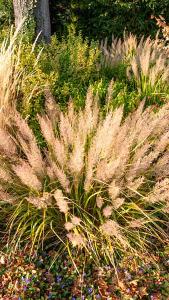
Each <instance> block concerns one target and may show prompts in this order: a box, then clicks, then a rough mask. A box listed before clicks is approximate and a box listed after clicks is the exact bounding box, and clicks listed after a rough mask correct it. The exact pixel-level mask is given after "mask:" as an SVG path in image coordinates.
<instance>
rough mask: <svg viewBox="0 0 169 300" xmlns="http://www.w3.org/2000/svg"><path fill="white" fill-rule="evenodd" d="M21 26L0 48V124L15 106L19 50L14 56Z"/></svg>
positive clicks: (18, 75)
mask: <svg viewBox="0 0 169 300" xmlns="http://www.w3.org/2000/svg"><path fill="white" fill-rule="evenodd" d="M21 26H22V24H21V25H20V26H19V27H18V29H17V31H15V33H13V32H12V30H11V33H10V37H9V38H7V39H5V40H4V41H3V43H2V44H1V46H0V123H2V122H3V119H4V117H7V115H8V114H9V113H10V112H11V108H13V107H15V104H16V95H17V85H18V81H19V78H20V74H21V72H19V71H18V65H19V62H20V49H19V48H18V49H17V55H16V39H17V35H18V32H19V30H20V29H21Z"/></svg>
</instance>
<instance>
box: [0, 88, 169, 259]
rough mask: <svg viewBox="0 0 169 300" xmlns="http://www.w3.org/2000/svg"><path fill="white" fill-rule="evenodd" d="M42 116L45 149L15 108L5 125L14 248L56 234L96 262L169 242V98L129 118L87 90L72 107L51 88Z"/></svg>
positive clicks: (4, 173)
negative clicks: (61, 104) (63, 104)
mask: <svg viewBox="0 0 169 300" xmlns="http://www.w3.org/2000/svg"><path fill="white" fill-rule="evenodd" d="M46 95H47V100H46V114H43V115H39V116H38V117H37V119H38V122H39V125H40V129H41V134H42V136H43V138H44V140H45V142H46V148H45V150H41V149H40V148H39V146H38V145H37V142H36V138H35V136H34V134H33V132H32V130H31V129H30V127H29V125H28V124H27V121H26V120H24V119H23V118H22V117H21V116H20V115H19V113H17V112H15V114H14V115H13V116H12V118H11V120H10V121H8V122H6V126H5V128H2V129H1V130H0V161H1V163H0V200H1V202H0V205H1V211H2V212H1V213H3V214H4V216H5V218H6V219H5V221H7V220H8V228H9V232H10V236H9V243H10V246H11V247H12V245H15V247H17V246H19V244H20V243H22V242H28V243H29V242H30V241H31V242H32V246H34V245H39V246H40V245H42V244H43V243H44V242H45V241H48V245H49V244H50V242H51V243H54V242H55V243H58V244H59V243H60V242H61V243H62V244H63V245H65V246H66V247H69V246H70V245H71V246H73V247H77V248H78V249H81V248H83V249H84V250H85V251H86V253H88V254H90V255H92V256H93V258H94V259H95V261H96V262H98V261H99V260H100V259H101V258H103V257H105V259H106V260H108V261H111V262H112V263H113V259H114V255H115V254H117V253H121V252H125V251H128V252H129V251H131V252H137V251H138V250H139V251H140V250H143V249H145V248H148V247H150V248H151V246H154V241H160V243H161V242H164V241H165V240H166V239H167V233H166V227H167V224H168V212H169V165H168V156H169V105H168V104H166V105H165V106H163V107H162V108H160V109H159V111H158V112H154V111H153V109H152V108H148V109H146V110H143V108H144V103H141V104H140V106H139V107H138V109H137V110H136V111H135V112H134V113H132V114H130V115H129V116H128V117H127V118H126V119H123V108H122V107H120V108H118V109H116V110H115V111H111V110H110V111H107V113H105V114H104V113H103V112H102V111H101V109H100V106H99V104H98V102H97V99H96V98H94V97H93V95H92V93H91V91H90V90H89V92H88V94H87V98H86V104H85V107H84V109H81V110H78V111H77V110H76V109H75V107H74V105H73V103H72V101H70V103H69V105H68V109H67V110H66V112H63V111H61V110H60V109H59V107H58V105H57V104H55V102H54V100H53V99H52V97H51V95H50V92H49V91H47V92H46Z"/></svg>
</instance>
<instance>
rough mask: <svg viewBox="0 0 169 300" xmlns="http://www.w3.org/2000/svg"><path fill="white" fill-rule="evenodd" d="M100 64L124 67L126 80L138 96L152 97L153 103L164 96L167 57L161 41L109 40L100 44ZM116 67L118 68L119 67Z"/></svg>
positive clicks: (168, 65)
mask: <svg viewBox="0 0 169 300" xmlns="http://www.w3.org/2000/svg"><path fill="white" fill-rule="evenodd" d="M101 50H102V52H103V61H102V64H103V65H106V66H111V67H113V68H114V67H116V68H117V67H119V66H120V65H124V66H125V68H126V78H127V79H128V80H129V82H131V83H133V84H134V87H135V88H136V89H137V90H138V92H139V94H140V95H142V96H149V97H151V98H154V99H155V100H156V102H159V100H164V98H166V97H168V92H169V91H168V84H169V57H168V51H167V48H166V47H165V41H161V39H159V38H158V36H157V37H156V39H154V40H151V39H150V38H149V37H148V38H147V39H144V37H142V38H141V39H140V40H138V39H137V38H136V36H134V35H132V34H130V35H129V36H124V39H123V40H122V39H117V38H114V37H113V38H112V44H111V46H110V47H109V46H108V43H107V40H106V41H105V42H102V44H101ZM119 68H120V67H119Z"/></svg>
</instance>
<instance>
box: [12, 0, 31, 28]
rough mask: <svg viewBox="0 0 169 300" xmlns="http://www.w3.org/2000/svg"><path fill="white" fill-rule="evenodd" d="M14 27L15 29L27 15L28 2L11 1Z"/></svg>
mask: <svg viewBox="0 0 169 300" xmlns="http://www.w3.org/2000/svg"><path fill="white" fill-rule="evenodd" d="M13 8H14V16H15V27H16V28H17V27H18V26H19V25H20V23H21V22H22V21H23V18H24V17H27V16H28V14H29V10H30V6H29V0H13Z"/></svg>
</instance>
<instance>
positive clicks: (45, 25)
mask: <svg viewBox="0 0 169 300" xmlns="http://www.w3.org/2000/svg"><path fill="white" fill-rule="evenodd" d="M13 8H14V16H15V27H16V28H17V27H18V26H19V25H20V23H21V22H22V20H23V18H24V17H26V18H28V17H29V16H30V14H31V13H32V14H33V17H34V19H35V23H36V34H37V35H38V40H44V41H45V42H47V43H49V42H50V37H51V23H50V12H49V0H37V1H36V4H35V6H34V0H13Z"/></svg>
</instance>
